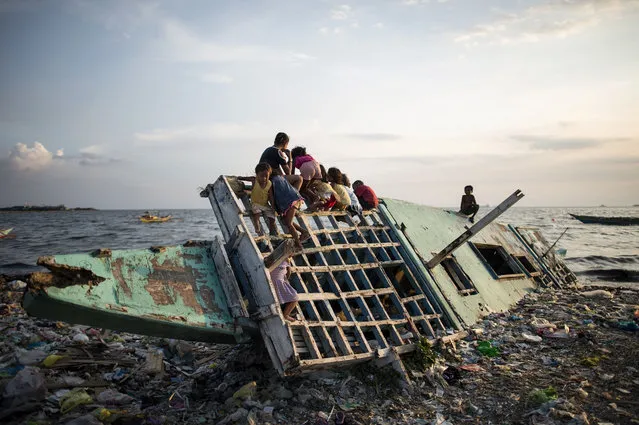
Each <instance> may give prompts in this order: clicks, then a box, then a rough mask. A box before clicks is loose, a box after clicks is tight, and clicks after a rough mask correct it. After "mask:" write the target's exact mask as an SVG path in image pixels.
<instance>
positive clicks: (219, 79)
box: [201, 73, 233, 84]
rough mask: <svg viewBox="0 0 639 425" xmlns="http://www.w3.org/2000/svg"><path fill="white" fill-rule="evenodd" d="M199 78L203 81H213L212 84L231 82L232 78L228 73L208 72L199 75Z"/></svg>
mask: <svg viewBox="0 0 639 425" xmlns="http://www.w3.org/2000/svg"><path fill="white" fill-rule="evenodd" d="M201 80H202V81H203V82H205V83H213V84H229V83H232V82H233V78H232V77H229V76H228V75H222V74H215V73H209V74H204V75H202V77H201Z"/></svg>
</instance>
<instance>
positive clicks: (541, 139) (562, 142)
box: [510, 134, 630, 151]
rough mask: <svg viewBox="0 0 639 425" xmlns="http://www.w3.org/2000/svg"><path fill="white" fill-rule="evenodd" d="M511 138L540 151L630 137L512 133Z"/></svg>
mask: <svg viewBox="0 0 639 425" xmlns="http://www.w3.org/2000/svg"><path fill="white" fill-rule="evenodd" d="M510 138H511V139H512V140H515V141H518V142H523V143H527V144H529V146H530V148H531V149H534V150H540V151H563V150H581V149H587V148H592V147H595V146H599V145H602V144H604V143H607V142H626V141H629V140H630V139H628V138H623V137H617V138H588V137H558V136H544V135H523V134H522V135H513V136H510Z"/></svg>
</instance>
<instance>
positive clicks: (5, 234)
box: [0, 227, 15, 239]
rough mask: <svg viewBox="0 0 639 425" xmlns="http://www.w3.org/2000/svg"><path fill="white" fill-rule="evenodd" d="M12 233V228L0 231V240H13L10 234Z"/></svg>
mask: <svg viewBox="0 0 639 425" xmlns="http://www.w3.org/2000/svg"><path fill="white" fill-rule="evenodd" d="M12 231H13V227H11V228H9V229H0V239H10V238H14V237H15V235H12V234H10V233H11V232H12Z"/></svg>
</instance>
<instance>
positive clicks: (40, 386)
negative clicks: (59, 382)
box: [2, 367, 47, 407]
mask: <svg viewBox="0 0 639 425" xmlns="http://www.w3.org/2000/svg"><path fill="white" fill-rule="evenodd" d="M46 394H47V386H46V383H45V381H44V378H43V377H42V375H41V374H40V371H39V370H38V369H37V368H32V367H26V368H24V369H22V370H21V371H20V372H18V373H17V375H16V376H15V377H14V378H13V379H12V380H11V381H9V383H8V384H7V386H6V387H5V388H4V391H3V393H2V397H3V398H4V403H3V404H4V405H5V406H6V407H10V406H17V405H20V404H24V403H26V402H27V401H30V400H36V401H40V400H44V398H45V397H46Z"/></svg>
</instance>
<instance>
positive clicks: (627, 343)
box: [0, 279, 639, 425]
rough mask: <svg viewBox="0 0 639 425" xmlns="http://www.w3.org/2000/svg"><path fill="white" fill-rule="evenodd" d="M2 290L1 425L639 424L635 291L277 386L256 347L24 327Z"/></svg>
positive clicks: (554, 301) (48, 325) (15, 296)
mask: <svg viewBox="0 0 639 425" xmlns="http://www.w3.org/2000/svg"><path fill="white" fill-rule="evenodd" d="M25 286H26V285H24V284H23V283H22V282H20V281H10V282H8V281H6V279H5V280H1V279H0V316H1V317H0V394H1V398H0V422H1V423H6V424H57V423H61V424H69V425H84V424H153V425H159V424H175V423H181V424H300V425H301V424H309V425H310V424H390V423H392V424H422V425H431V424H436V425H452V424H463V423H473V424H488V423H494V424H522V423H526V424H573V425H576V424H593V425H595V424H602V425H603V424H608V423H611V424H631V423H639V413H638V412H639V402H638V401H637V394H639V362H638V361H637V355H638V353H639V332H637V322H638V321H639V291H636V290H624V289H610V288H607V290H606V291H602V290H593V291H590V290H589V291H585V292H581V293H580V292H578V291H572V290H564V291H540V292H535V293H531V294H529V295H528V296H527V297H526V298H525V299H524V300H522V301H521V302H520V303H519V305H517V306H516V307H515V308H513V309H512V310H511V311H510V312H509V313H502V314H492V315H491V316H488V317H486V318H485V320H483V321H482V322H480V323H478V324H477V325H476V326H475V327H473V328H472V329H469V330H468V334H469V335H468V337H466V338H465V339H463V340H459V341H456V342H452V343H448V344H446V345H444V346H441V345H438V346H435V347H432V346H431V345H430V344H429V343H428V342H427V341H422V342H420V344H419V345H418V349H417V350H416V351H415V352H414V353H412V354H409V355H408V356H407V357H406V358H405V366H406V368H407V369H408V376H409V379H410V381H411V385H406V382H404V381H403V380H402V377H401V376H400V375H399V374H398V373H397V372H396V371H395V370H393V369H392V368H390V367H384V368H381V369H380V368H376V367H375V366H373V364H371V363H367V364H361V365H358V366H356V367H351V368H348V369H335V370H324V371H316V372H313V373H311V374H309V375H304V376H297V377H289V378H281V377H279V376H278V375H277V373H276V372H275V371H274V370H273V368H272V367H271V365H270V360H269V357H268V355H267V353H266V352H265V349H264V348H262V347H261V346H259V345H257V343H256V344H255V345H238V346H230V345H215V344H205V343H193V342H186V341H177V340H165V339H160V338H150V337H145V336H139V335H132V334H127V333H120V332H115V331H109V330H104V329H96V328H89V327H86V326H76V325H70V324H67V323H61V322H52V321H47V320H41V319H37V318H32V317H28V316H26V315H25V314H24V311H23V310H22V309H21V308H20V304H19V303H20V301H21V298H22V293H23V291H24V290H25Z"/></svg>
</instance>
